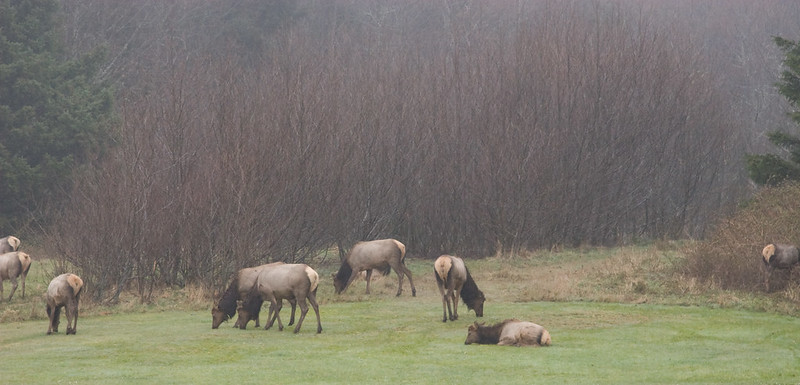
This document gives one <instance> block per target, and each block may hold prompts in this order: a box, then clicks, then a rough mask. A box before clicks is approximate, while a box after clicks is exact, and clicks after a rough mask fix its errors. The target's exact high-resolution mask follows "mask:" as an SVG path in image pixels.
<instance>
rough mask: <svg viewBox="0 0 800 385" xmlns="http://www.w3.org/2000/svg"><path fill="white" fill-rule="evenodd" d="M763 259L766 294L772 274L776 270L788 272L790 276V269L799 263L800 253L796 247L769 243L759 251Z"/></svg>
mask: <svg viewBox="0 0 800 385" xmlns="http://www.w3.org/2000/svg"><path fill="white" fill-rule="evenodd" d="M761 255H762V256H763V257H764V258H763V259H762V261H763V262H764V270H765V274H764V286H765V287H766V290H767V292H768V293H769V291H770V279H771V278H772V273H773V272H774V271H775V270H776V269H777V270H788V271H789V275H790V276H791V272H792V268H793V267H794V265H796V264H798V263H799V262H800V252H799V251H798V249H797V246H794V245H786V244H780V243H770V244H768V245H766V246H764V249H763V250H761Z"/></svg>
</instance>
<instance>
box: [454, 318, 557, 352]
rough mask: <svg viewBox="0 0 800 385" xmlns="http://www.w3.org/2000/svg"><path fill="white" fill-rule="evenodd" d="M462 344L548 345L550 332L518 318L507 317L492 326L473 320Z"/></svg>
mask: <svg viewBox="0 0 800 385" xmlns="http://www.w3.org/2000/svg"><path fill="white" fill-rule="evenodd" d="M464 344H466V345H469V344H497V345H509V346H549V345H550V333H548V332H547V330H545V329H544V328H543V327H542V326H540V325H537V324H535V323H533V322H526V321H520V320H518V319H507V320H505V321H503V322H500V323H498V324H494V325H492V326H484V324H478V323H477V322H475V323H474V324H472V325H469V328H468V329H467V339H466V341H464Z"/></svg>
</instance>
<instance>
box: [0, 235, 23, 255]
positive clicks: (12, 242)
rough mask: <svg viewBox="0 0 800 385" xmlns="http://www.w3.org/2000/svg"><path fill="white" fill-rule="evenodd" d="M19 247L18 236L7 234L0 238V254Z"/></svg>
mask: <svg viewBox="0 0 800 385" xmlns="http://www.w3.org/2000/svg"><path fill="white" fill-rule="evenodd" d="M17 249H19V238H17V237H15V236H13V235H9V236H7V237H4V238H0V254H5V253H10V252H12V251H17Z"/></svg>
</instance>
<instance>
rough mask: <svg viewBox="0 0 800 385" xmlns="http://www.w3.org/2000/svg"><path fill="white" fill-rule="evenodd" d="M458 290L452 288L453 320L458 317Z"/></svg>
mask: <svg viewBox="0 0 800 385" xmlns="http://www.w3.org/2000/svg"><path fill="white" fill-rule="evenodd" d="M459 294H460V293H459V291H458V290H453V318H451V319H452V320H453V321H455V320H457V319H458V298H459Z"/></svg>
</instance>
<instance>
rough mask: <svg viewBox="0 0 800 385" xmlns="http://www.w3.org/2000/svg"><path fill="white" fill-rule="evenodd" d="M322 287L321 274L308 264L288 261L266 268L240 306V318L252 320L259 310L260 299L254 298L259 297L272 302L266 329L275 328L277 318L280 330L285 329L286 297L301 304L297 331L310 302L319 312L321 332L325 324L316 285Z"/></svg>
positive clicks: (318, 330)
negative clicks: (282, 314)
mask: <svg viewBox="0 0 800 385" xmlns="http://www.w3.org/2000/svg"><path fill="white" fill-rule="evenodd" d="M318 286H319V274H317V272H316V271H314V269H312V268H311V267H310V266H308V265H305V264H286V265H277V266H270V267H266V268H264V269H262V270H261V272H260V273H259V274H258V281H257V283H256V286H255V287H254V288H253V289H252V290H251V291H250V293H249V294H248V295H247V297H246V298H245V300H244V301H242V303H241V306H239V318H241V319H245V320H247V319H250V317H251V316H250V314H251V313H252V312H254V311H257V308H253V307H251V306H256V305H255V304H258V305H257V306H258V307H260V306H261V305H260V301H257V300H256V301H254V300H253V297H255V296H257V297H260V299H261V301H269V302H270V305H271V307H272V308H274V309H275V312H274V314H272V316H271V317H270V319H269V321H268V322H267V325H266V326H265V327H264V329H265V330H266V329H269V328H270V327H272V325H273V323H274V322H275V320H276V319H277V320H278V329H279V330H283V323H281V318H280V311H281V307H282V306H283V300H284V299H286V300H289V301H296V302H297V303H298V304H299V305H300V319H298V320H297V325H296V326H295V328H294V332H295V333H297V332H299V331H300V327H301V326H302V325H303V320H304V319H305V318H306V313H308V303H307V302H306V300H308V302H310V303H311V306H312V307H313V308H314V312H315V313H316V314H317V333H322V324H321V323H320V318H319V305H318V304H317V287H318Z"/></svg>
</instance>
